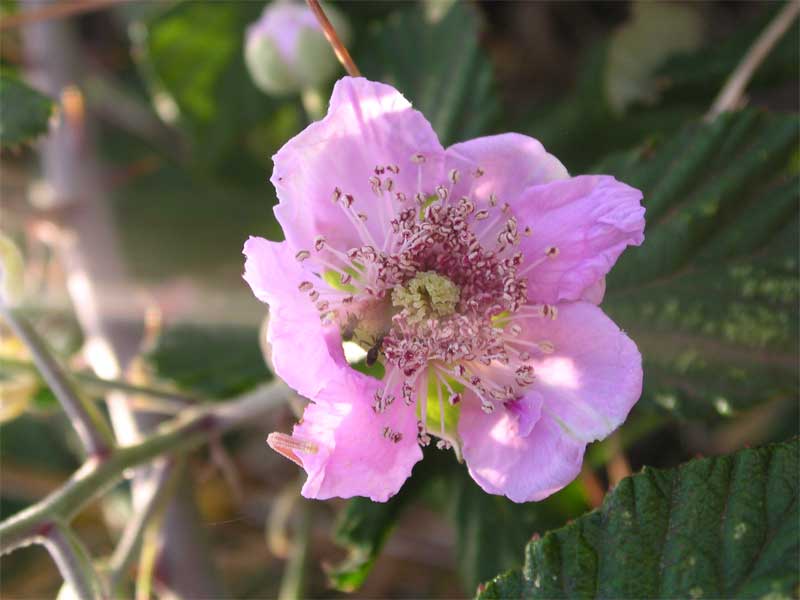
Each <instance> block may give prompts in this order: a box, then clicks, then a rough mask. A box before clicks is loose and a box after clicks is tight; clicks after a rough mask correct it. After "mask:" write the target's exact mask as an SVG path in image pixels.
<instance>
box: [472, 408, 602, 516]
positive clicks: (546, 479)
mask: <svg viewBox="0 0 800 600" xmlns="http://www.w3.org/2000/svg"><path fill="white" fill-rule="evenodd" d="M459 432H460V435H461V439H462V441H463V445H462V452H463V453H464V460H465V461H466V463H467V467H468V469H469V473H470V475H471V476H472V478H473V479H474V480H475V482H476V483H477V484H478V485H479V486H481V488H483V490H484V491H486V492H488V493H490V494H502V495H504V496H507V497H508V498H510V499H511V500H513V501H514V502H532V501H538V500H543V499H544V498H546V497H547V496H550V495H551V494H553V493H555V492H557V491H558V490H560V489H562V488H563V487H564V486H566V485H567V484H568V483H570V482H571V481H572V480H573V479H575V477H576V476H577V475H578V473H579V472H580V470H581V462H582V460H583V452H584V450H585V448H586V444H585V443H584V442H582V441H579V440H576V439H575V438H574V437H572V436H571V435H569V434H568V433H567V432H566V431H564V429H563V428H561V427H560V426H559V425H558V424H557V423H556V422H555V421H554V420H553V419H552V418H550V417H549V416H547V415H542V416H541V418H539V419H538V420H537V421H536V423H535V424H534V425H533V427H532V428H531V429H530V430H529V431H528V433H527V435H521V433H522V432H521V431H520V429H519V425H518V423H517V417H516V415H514V414H512V413H511V412H510V411H508V410H505V409H497V410H495V411H494V412H493V413H491V414H485V413H484V412H483V411H482V410H481V409H480V407H479V401H478V399H477V398H475V397H469V398H465V399H464V405H463V407H462V409H461V420H460V422H459Z"/></svg>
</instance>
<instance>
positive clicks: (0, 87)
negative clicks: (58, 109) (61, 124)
mask: <svg viewBox="0 0 800 600" xmlns="http://www.w3.org/2000/svg"><path fill="white" fill-rule="evenodd" d="M53 108H54V104H53V101H52V100H51V99H50V98H48V97H47V96H45V95H43V94H40V93H39V92H37V91H36V90H34V89H33V88H31V87H30V86H28V85H27V84H26V83H23V82H22V81H21V80H20V79H18V78H17V77H15V76H14V75H12V74H10V73H8V72H7V71H5V70H3V71H0V145H2V146H3V147H4V148H6V147H9V146H16V145H17V144H23V143H25V142H29V141H31V140H32V139H34V138H36V137H38V136H40V135H42V134H43V133H45V132H46V131H47V128H48V123H49V121H50V116H51V115H52V114H53Z"/></svg>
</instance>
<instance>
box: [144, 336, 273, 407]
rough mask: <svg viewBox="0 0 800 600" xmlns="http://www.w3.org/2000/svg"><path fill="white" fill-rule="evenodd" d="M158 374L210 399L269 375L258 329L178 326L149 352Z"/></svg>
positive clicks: (241, 389) (238, 390)
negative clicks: (260, 348)
mask: <svg viewBox="0 0 800 600" xmlns="http://www.w3.org/2000/svg"><path fill="white" fill-rule="evenodd" d="M147 358H148V361H149V363H150V364H151V365H152V367H153V370H154V371H155V374H156V375H157V376H158V377H161V378H163V379H168V380H170V381H172V382H174V383H175V384H176V385H177V386H178V387H180V388H181V389H183V390H185V391H187V392H193V393H196V394H200V395H203V396H206V397H209V398H216V399H225V398H229V397H231V396H234V395H237V394H241V393H244V392H246V391H247V390H249V389H251V388H253V387H255V386H256V385H258V384H260V383H262V382H264V381H266V380H267V379H269V378H270V374H269V371H268V370H267V367H266V366H265V364H264V358H263V357H262V355H261V351H260V350H259V344H258V332H257V331H256V330H255V329H250V328H246V327H232V326H215V327H211V326H206V327H200V326H198V325H189V324H185V325H177V326H175V327H172V328H170V329H167V330H166V331H165V332H164V333H163V334H161V337H159V339H158V344H157V345H156V347H155V348H154V349H153V350H152V351H150V352H149V353H148V355H147Z"/></svg>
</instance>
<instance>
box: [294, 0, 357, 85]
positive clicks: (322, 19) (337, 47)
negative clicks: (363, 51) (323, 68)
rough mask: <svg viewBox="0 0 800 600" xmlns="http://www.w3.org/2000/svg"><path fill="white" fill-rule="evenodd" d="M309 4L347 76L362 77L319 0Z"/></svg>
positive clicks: (309, 0) (313, 0)
mask: <svg viewBox="0 0 800 600" xmlns="http://www.w3.org/2000/svg"><path fill="white" fill-rule="evenodd" d="M306 2H307V3H308V7H309V8H310V9H311V12H313V13H314V16H315V17H317V21H319V24H320V27H322V33H324V34H325V38H326V39H327V40H328V43H329V44H330V45H331V47H332V48H333V52H334V54H336V58H338V59H339V62H340V63H342V66H343V67H344V69H345V71H347V74H348V75H350V76H352V77H361V71H359V70H358V67H357V66H356V63H354V62H353V57H352V56H350V53H349V52H348V51H347V48H346V47H345V45H344V43H342V40H341V39H340V38H339V34H338V33H336V29H335V28H334V26H333V25H332V24H331V22H330V21H329V20H328V17H327V16H325V11H324V10H322V7H321V6H320V5H319V1H318V0H306Z"/></svg>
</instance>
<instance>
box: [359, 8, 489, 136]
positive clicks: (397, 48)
mask: <svg viewBox="0 0 800 600" xmlns="http://www.w3.org/2000/svg"><path fill="white" fill-rule="evenodd" d="M357 43H358V45H357V46H356V56H357V57H358V59H359V64H360V66H361V68H362V70H363V72H364V74H365V75H366V76H367V77H369V78H370V79H375V80H377V81H383V82H386V83H391V84H392V85H394V86H395V87H397V89H399V90H400V91H401V92H402V93H403V94H404V95H405V96H406V97H407V98H408V99H409V100H410V101H411V102H412V103H413V104H414V107H415V108H416V109H418V110H420V111H421V112H422V114H424V115H425V117H426V118H427V119H428V120H429V121H430V122H431V124H432V125H433V129H434V130H435V131H436V133H437V134H438V135H439V139H440V140H441V141H442V144H445V145H447V144H450V143H452V142H455V141H461V140H467V139H470V138H473V137H476V136H479V135H482V134H485V133H486V130H487V128H488V126H489V124H490V123H491V120H492V118H493V116H494V113H495V111H496V109H497V99H496V96H495V94H494V89H493V83H492V67H491V64H490V63H489V61H488V59H487V58H486V56H485V55H484V52H483V50H482V49H481V47H480V45H479V43H478V19H477V15H476V14H475V11H474V9H473V7H471V6H469V5H468V4H467V3H463V2H456V3H455V4H453V6H452V7H451V8H450V10H449V11H448V12H447V14H445V15H444V16H440V15H426V12H425V10H423V8H422V7H420V6H410V7H408V8H405V9H403V10H401V11H398V12H396V13H395V14H392V15H391V16H390V17H389V18H388V19H387V20H386V21H384V22H381V23H376V24H375V27H373V28H372V30H371V32H370V34H369V35H368V36H367V38H366V39H364V40H357Z"/></svg>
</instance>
